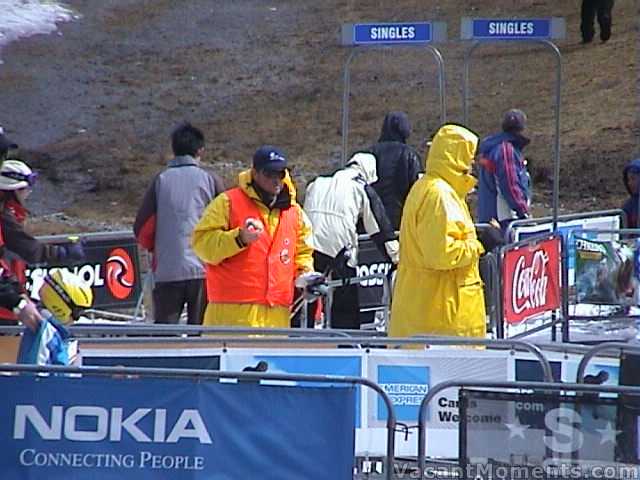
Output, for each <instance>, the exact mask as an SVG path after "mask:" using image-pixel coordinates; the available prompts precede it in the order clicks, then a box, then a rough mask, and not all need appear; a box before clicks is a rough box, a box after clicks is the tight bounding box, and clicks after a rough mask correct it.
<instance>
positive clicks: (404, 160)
mask: <svg viewBox="0 0 640 480" xmlns="http://www.w3.org/2000/svg"><path fill="white" fill-rule="evenodd" d="M410 133H411V126H410V124H409V118H408V117H407V115H406V114H405V113H404V112H391V113H388V114H387V115H386V116H385V118H384V122H383V124H382V131H381V133H380V138H379V139H378V143H376V144H375V145H373V146H372V147H371V148H370V149H369V151H370V152H371V153H373V154H374V155H375V156H376V159H377V165H376V167H377V171H378V181H377V182H376V183H374V184H373V185H372V187H373V188H374V189H375V191H376V193H377V194H378V196H379V197H380V199H381V200H382V203H383V204H384V206H385V209H386V211H387V215H388V216H389V219H390V220H391V224H392V225H393V228H394V229H396V230H399V229H400V220H401V218H402V208H403V207H404V202H405V200H406V198H407V195H408V194H409V190H410V189H411V186H412V185H413V184H414V182H415V181H416V180H417V179H418V176H419V174H420V173H421V172H422V171H423V168H422V165H421V163H420V157H419V156H418V154H417V153H416V151H415V150H414V149H413V148H412V147H410V146H409V145H407V144H406V141H407V138H408V137H409V134H410Z"/></svg>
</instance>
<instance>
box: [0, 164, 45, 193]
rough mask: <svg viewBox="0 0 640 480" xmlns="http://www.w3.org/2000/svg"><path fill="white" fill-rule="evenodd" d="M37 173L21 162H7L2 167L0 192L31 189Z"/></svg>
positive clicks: (0, 169)
mask: <svg viewBox="0 0 640 480" xmlns="http://www.w3.org/2000/svg"><path fill="white" fill-rule="evenodd" d="M37 176H38V174H37V173H34V172H33V170H31V168H29V165H27V164H26V163H24V162H21V161H20V160H5V161H4V162H2V165H1V166H0V190H8V191H15V190H21V189H23V188H27V187H31V186H32V185H33V184H34V183H35V181H36V177H37Z"/></svg>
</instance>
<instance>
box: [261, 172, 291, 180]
mask: <svg viewBox="0 0 640 480" xmlns="http://www.w3.org/2000/svg"><path fill="white" fill-rule="evenodd" d="M262 175H264V176H265V177H267V178H270V179H276V178H277V179H279V180H282V179H283V178H284V177H285V175H286V172H285V171H284V170H262Z"/></svg>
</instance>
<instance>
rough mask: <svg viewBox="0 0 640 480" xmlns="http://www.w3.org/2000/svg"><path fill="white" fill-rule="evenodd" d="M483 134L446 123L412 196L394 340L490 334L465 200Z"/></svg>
mask: <svg viewBox="0 0 640 480" xmlns="http://www.w3.org/2000/svg"><path fill="white" fill-rule="evenodd" d="M477 144H478V137H477V136H476V135H475V134H474V133H472V132H471V131H470V130H468V129H466V128H465V127H462V126H460V125H444V126H443V127H441V128H440V130H439V131H438V133H436V135H435V137H434V138H433V142H432V144H431V148H430V149H429V154H428V157H427V165H426V172H425V175H424V176H423V177H422V178H421V179H420V180H418V181H417V182H416V183H415V184H414V185H413V187H412V188H411V191H410V192H409V195H408V197H407V201H406V203H405V206H404V210H403V214H402V222H401V226H400V263H399V265H398V273H397V278H396V283H395V287H394V291H393V303H392V310H391V324H390V328H389V335H390V336H393V337H408V336H412V335H419V334H425V335H447V336H465V337H484V336H485V332H486V327H485V305H484V297H483V289H482V282H481V280H480V273H479V270H478V260H479V258H480V255H481V254H482V253H484V248H483V246H482V244H481V243H480V241H479V240H478V239H477V237H476V231H475V228H474V225H473V220H472V219H471V215H470V213H469V208H468V206H467V203H466V201H465V197H466V195H467V193H469V191H470V190H471V189H472V188H473V187H474V185H475V184H476V180H475V178H474V177H472V176H471V166H472V164H473V159H474V156H475V151H476V146H477Z"/></svg>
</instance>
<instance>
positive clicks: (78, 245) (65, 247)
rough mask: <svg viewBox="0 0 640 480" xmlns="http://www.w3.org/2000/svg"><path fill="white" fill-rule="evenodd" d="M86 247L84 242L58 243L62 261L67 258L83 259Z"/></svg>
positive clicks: (59, 256)
mask: <svg viewBox="0 0 640 480" xmlns="http://www.w3.org/2000/svg"><path fill="white" fill-rule="evenodd" d="M84 257H85V255H84V247H83V242H81V241H80V242H70V243H65V244H62V245H58V259H59V260H62V261H66V260H83V259H84Z"/></svg>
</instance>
